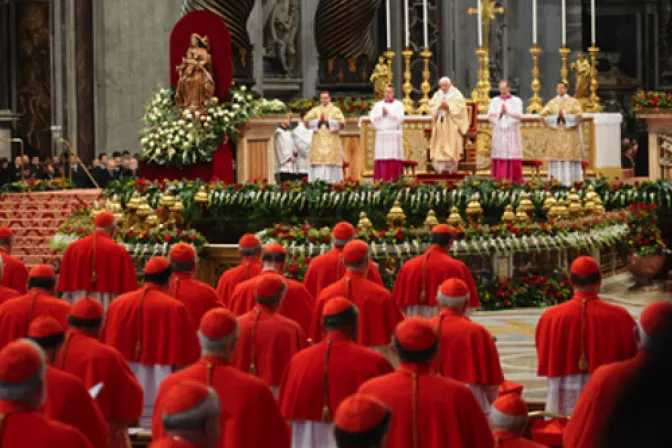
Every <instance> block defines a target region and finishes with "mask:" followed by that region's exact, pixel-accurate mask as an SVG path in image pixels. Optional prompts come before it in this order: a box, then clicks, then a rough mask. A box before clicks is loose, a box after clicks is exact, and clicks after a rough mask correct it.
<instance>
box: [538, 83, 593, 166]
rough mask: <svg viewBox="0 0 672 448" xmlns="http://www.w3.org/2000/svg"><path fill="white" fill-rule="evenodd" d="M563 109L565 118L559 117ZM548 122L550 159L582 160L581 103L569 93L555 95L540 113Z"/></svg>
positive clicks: (548, 153)
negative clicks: (562, 95)
mask: <svg viewBox="0 0 672 448" xmlns="http://www.w3.org/2000/svg"><path fill="white" fill-rule="evenodd" d="M561 110H562V113H563V118H560V117H559V114H560V111H561ZM539 116H540V117H542V118H543V120H544V123H545V124H546V136H547V144H546V145H547V146H546V155H547V157H548V160H549V161H563V162H581V161H582V160H583V151H582V149H581V137H580V131H581V129H580V127H579V125H580V124H581V104H580V103H579V101H578V100H577V99H576V98H572V97H571V96H569V95H565V96H564V97H559V96H558V97H555V98H554V99H552V100H551V101H549V102H548V104H546V107H544V108H543V110H542V111H541V112H540V113H539Z"/></svg>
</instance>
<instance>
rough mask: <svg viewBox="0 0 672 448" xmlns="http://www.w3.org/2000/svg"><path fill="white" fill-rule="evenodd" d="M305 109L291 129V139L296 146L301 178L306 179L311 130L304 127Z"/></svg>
mask: <svg viewBox="0 0 672 448" xmlns="http://www.w3.org/2000/svg"><path fill="white" fill-rule="evenodd" d="M305 117H306V110H305V109H304V110H302V111H301V117H300V118H301V119H300V120H299V122H298V123H297V124H296V127H295V128H294V130H293V131H292V140H293V141H294V148H296V153H297V154H296V166H297V168H298V171H299V174H300V175H301V178H302V179H308V175H309V173H310V162H309V159H310V145H311V144H312V142H313V131H311V130H310V129H308V128H307V127H306V123H305V122H304V119H305Z"/></svg>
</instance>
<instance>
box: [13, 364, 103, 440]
mask: <svg viewBox="0 0 672 448" xmlns="http://www.w3.org/2000/svg"><path fill="white" fill-rule="evenodd" d="M45 379H46V382H47V400H46V401H45V404H44V415H46V416H47V417H49V418H50V419H52V420H56V421H58V422H61V423H63V424H66V425H70V426H72V427H73V428H76V429H78V430H79V431H80V432H81V433H82V434H84V436H85V437H86V438H87V439H88V440H89V442H90V443H91V445H92V446H93V447H94V448H105V447H107V423H105V418H104V417H103V414H102V413H101V412H100V409H98V406H96V404H95V403H94V402H93V399H92V398H91V396H90V395H89V391H88V389H87V388H86V386H85V385H84V383H83V382H82V380H80V379H79V378H77V377H76V376H74V375H72V374H70V373H68V372H63V371H62V370H59V369H57V368H55V367H47V372H46V374H45ZM3 446H8V445H3ZM54 446H56V445H54Z"/></svg>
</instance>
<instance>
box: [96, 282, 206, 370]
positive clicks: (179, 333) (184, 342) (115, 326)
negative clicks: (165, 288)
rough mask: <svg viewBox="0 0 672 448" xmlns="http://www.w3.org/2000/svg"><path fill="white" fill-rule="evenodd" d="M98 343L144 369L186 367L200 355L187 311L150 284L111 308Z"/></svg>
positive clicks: (111, 305)
mask: <svg viewBox="0 0 672 448" xmlns="http://www.w3.org/2000/svg"><path fill="white" fill-rule="evenodd" d="M101 339H102V340H103V341H104V342H105V343H107V344H109V345H111V346H112V347H114V348H116V349H117V350H119V352H121V354H122V356H123V357H124V359H125V360H126V361H128V362H139V363H141V364H144V365H154V364H160V365H174V366H186V365H189V364H191V363H193V362H194V361H196V360H197V359H198V356H199V351H200V348H199V344H198V339H197V337H196V329H195V328H194V324H193V323H192V321H191V318H190V317H189V313H188V312H187V309H186V308H185V307H184V305H183V304H182V303H180V302H179V301H177V300H175V299H173V298H172V297H170V296H169V295H168V294H165V293H163V292H162V291H161V288H160V287H159V286H157V285H155V284H153V283H147V284H145V286H144V287H143V288H140V289H138V290H137V291H133V292H129V293H127V294H123V295H121V296H119V297H117V298H116V299H115V300H114V301H113V302H112V303H111V304H110V307H109V308H108V309H107V316H106V319H105V327H104V328H103V334H102V337H101Z"/></svg>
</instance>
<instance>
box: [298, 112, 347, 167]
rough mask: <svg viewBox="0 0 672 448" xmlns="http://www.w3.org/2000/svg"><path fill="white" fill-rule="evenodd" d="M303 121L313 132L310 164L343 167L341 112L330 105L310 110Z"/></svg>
mask: <svg viewBox="0 0 672 448" xmlns="http://www.w3.org/2000/svg"><path fill="white" fill-rule="evenodd" d="M322 116H324V121H322ZM303 119H304V121H305V122H306V123H307V127H308V128H309V129H311V130H312V131H313V141H312V143H311V145H310V151H309V152H308V160H309V161H310V164H311V165H335V166H338V167H341V166H343V147H342V146H341V137H340V130H341V128H342V127H343V125H344V124H345V117H344V116H343V112H341V110H340V109H339V108H338V107H336V106H334V105H333V104H331V103H330V104H329V105H328V106H322V105H319V106H317V107H314V108H312V109H311V110H310V111H309V112H308V113H307V114H306V116H305V117H304V118H303Z"/></svg>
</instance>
